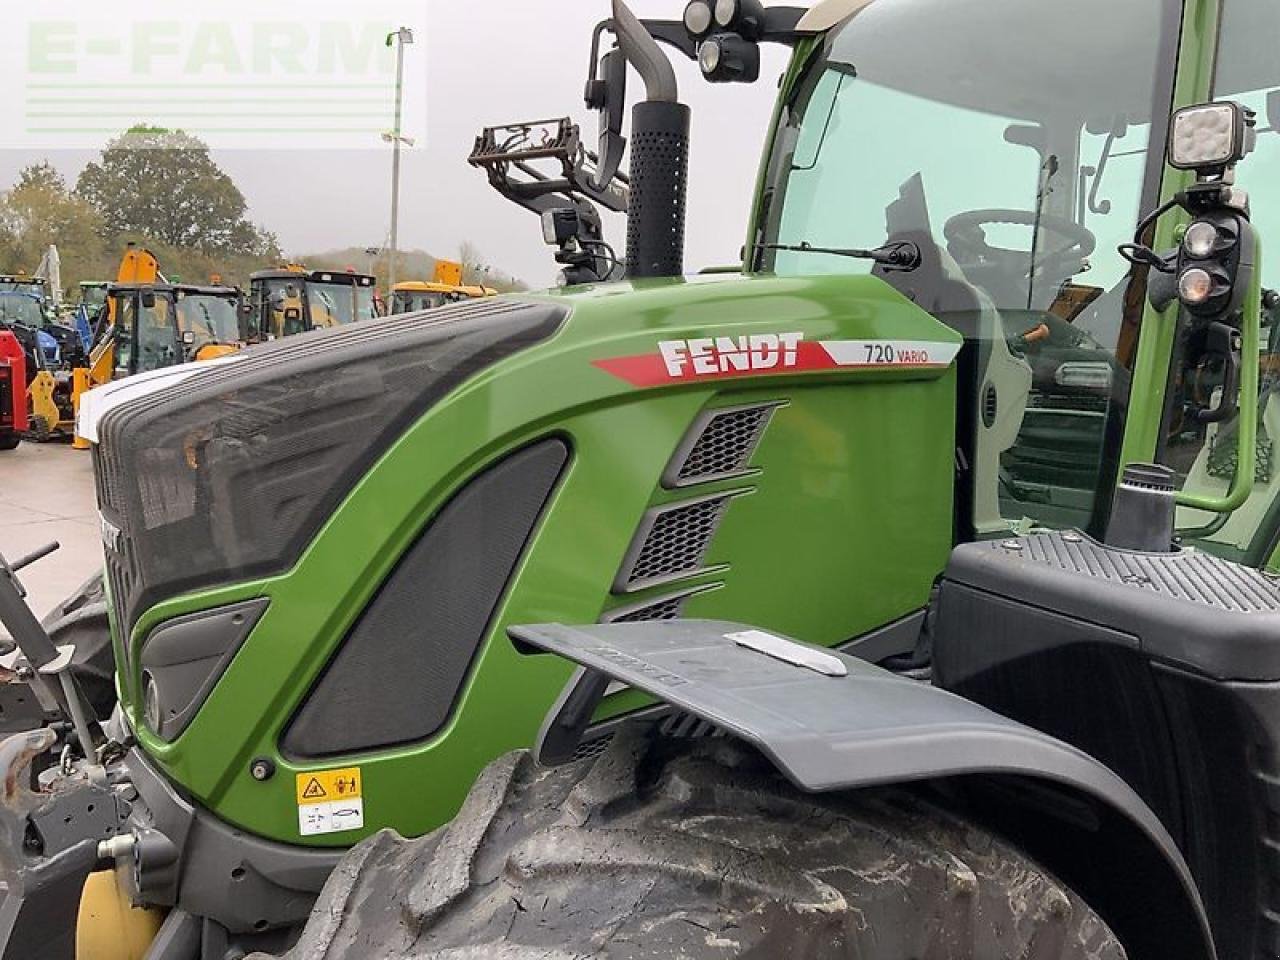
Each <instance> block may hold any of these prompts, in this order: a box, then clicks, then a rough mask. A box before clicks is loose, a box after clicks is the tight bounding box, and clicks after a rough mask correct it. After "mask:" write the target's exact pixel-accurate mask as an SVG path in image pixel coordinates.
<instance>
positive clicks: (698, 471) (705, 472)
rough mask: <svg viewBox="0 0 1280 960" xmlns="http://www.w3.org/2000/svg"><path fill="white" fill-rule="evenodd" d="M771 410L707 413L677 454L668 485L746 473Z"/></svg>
mask: <svg viewBox="0 0 1280 960" xmlns="http://www.w3.org/2000/svg"><path fill="white" fill-rule="evenodd" d="M774 409H775V408H774V406H772V405H766V406H758V407H739V408H737V409H733V410H722V411H719V412H716V413H712V414H709V415H708V416H707V418H706V419H705V420H704V421H703V424H702V430H701V432H700V433H698V434H697V439H696V440H695V441H694V442H693V444H692V446H690V447H689V448H688V450H687V452H686V451H683V450H682V451H680V452H678V453H677V456H676V462H675V463H674V464H673V466H674V467H675V469H674V470H673V471H670V472H669V475H668V484H667V485H668V486H685V485H687V484H691V483H705V482H707V481H710V480H716V479H720V478H722V477H730V476H734V475H737V474H740V473H742V472H743V471H745V470H746V469H747V464H748V461H750V459H751V455H752V453H754V452H755V449H756V445H757V444H758V443H759V442H760V437H761V436H762V435H763V433H764V428H765V426H766V425H767V424H768V423H769V417H770V416H771V415H772V413H773V411H774Z"/></svg>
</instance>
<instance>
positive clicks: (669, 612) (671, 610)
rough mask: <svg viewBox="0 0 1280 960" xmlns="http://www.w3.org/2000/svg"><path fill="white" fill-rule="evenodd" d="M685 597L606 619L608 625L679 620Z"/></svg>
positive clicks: (637, 608)
mask: <svg viewBox="0 0 1280 960" xmlns="http://www.w3.org/2000/svg"><path fill="white" fill-rule="evenodd" d="M684 600H685V598H684V597H667V599H665V600H658V601H656V602H654V603H649V604H645V605H644V606H643V607H636V608H635V609H633V610H628V611H627V612H626V613H620V614H618V615H617V616H610V617H606V618H605V622H606V623H644V622H646V621H649V620H678V619H679V618H680V611H681V609H682V608H683V607H684Z"/></svg>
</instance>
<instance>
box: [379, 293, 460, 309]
mask: <svg viewBox="0 0 1280 960" xmlns="http://www.w3.org/2000/svg"><path fill="white" fill-rule="evenodd" d="M449 302H450V301H449V296H448V294H444V293H439V292H437V291H422V290H398V291H396V294H395V296H394V297H393V298H392V309H391V312H392V313H412V312H414V311H415V310H432V309H434V308H435V307H442V306H444V305H445V304H446V303H449Z"/></svg>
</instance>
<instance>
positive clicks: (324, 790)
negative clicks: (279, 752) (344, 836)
mask: <svg viewBox="0 0 1280 960" xmlns="http://www.w3.org/2000/svg"><path fill="white" fill-rule="evenodd" d="M362 779H363V778H362V777H361V776H360V768H359V767H343V768H341V769H339V770H319V771H310V772H308V773H299V774H297V776H296V777H295V785H296V788H297V797H298V832H299V833H301V834H302V836H304V837H311V836H316V835H317V834H323V833H342V832H343V831H345V830H359V829H360V828H361V827H363V826H364V797H363V794H362V790H363V786H364V785H363V782H362Z"/></svg>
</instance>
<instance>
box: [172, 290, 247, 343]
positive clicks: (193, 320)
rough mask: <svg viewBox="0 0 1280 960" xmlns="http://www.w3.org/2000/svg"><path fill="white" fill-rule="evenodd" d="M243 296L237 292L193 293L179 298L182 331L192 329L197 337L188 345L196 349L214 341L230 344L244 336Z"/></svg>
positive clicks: (180, 327)
mask: <svg viewBox="0 0 1280 960" xmlns="http://www.w3.org/2000/svg"><path fill="white" fill-rule="evenodd" d="M238 303H239V299H238V298H237V297H235V296H234V295H219V294H210V293H191V294H186V295H184V296H182V297H181V298H180V299H179V300H178V330H179V332H181V333H183V334H185V333H187V332H188V331H190V332H191V333H192V334H193V335H194V337H195V340H194V341H193V342H192V343H190V344H188V348H189V349H190V350H191V351H192V352H195V351H197V350H199V349H200V348H201V347H204V346H208V345H209V344H211V343H221V344H230V343H236V342H237V341H238V340H239V339H240V329H239V322H240V318H239V314H238V310H237V306H238Z"/></svg>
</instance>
